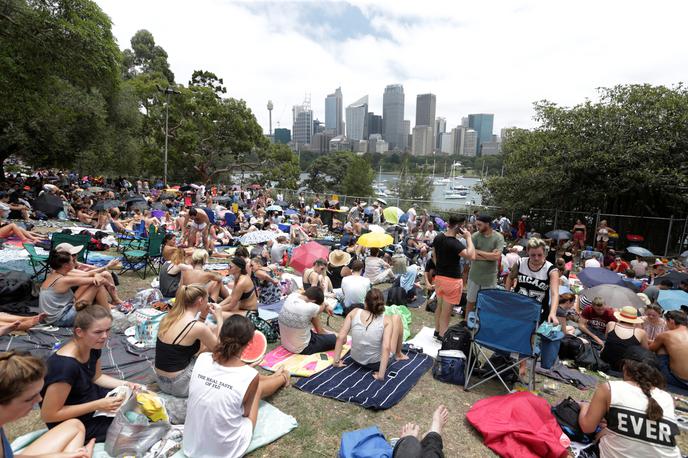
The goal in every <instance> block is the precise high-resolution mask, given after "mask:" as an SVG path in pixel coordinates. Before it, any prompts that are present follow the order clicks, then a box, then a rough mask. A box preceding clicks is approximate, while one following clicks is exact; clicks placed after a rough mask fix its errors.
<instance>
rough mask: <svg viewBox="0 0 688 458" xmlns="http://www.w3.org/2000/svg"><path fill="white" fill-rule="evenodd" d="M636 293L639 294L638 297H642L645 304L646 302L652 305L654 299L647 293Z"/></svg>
mask: <svg viewBox="0 0 688 458" xmlns="http://www.w3.org/2000/svg"><path fill="white" fill-rule="evenodd" d="M636 294H637V295H638V297H639V298H640V300H641V301H643V304H645V305H650V304H652V301H651V300H650V298H649V297H648V296H647V294H645V293H636Z"/></svg>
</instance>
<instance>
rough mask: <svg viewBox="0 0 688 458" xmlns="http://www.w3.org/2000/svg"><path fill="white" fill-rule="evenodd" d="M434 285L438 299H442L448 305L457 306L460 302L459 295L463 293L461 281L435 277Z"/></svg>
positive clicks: (441, 276) (442, 276)
mask: <svg viewBox="0 0 688 458" xmlns="http://www.w3.org/2000/svg"><path fill="white" fill-rule="evenodd" d="M434 284H435V293H436V294H437V297H438V298H440V299H444V300H445V301H446V302H448V303H449V304H458V303H460V302H461V294H462V293H463V280H462V279H460V278H452V277H445V276H444V275H435V281H434Z"/></svg>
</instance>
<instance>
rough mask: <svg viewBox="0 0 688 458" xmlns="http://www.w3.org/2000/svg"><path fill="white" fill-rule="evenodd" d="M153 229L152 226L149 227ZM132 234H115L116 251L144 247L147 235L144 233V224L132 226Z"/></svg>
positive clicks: (142, 222)
mask: <svg viewBox="0 0 688 458" xmlns="http://www.w3.org/2000/svg"><path fill="white" fill-rule="evenodd" d="M151 227H153V226H151ZM133 229H134V231H133V232H125V233H123V234H122V233H118V234H117V249H118V251H122V252H123V251H125V250H128V249H142V248H143V247H144V245H145V242H146V239H147V237H148V234H147V232H146V223H145V222H144V221H141V222H140V223H138V224H135V225H134V226H133Z"/></svg>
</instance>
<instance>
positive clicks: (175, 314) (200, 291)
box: [158, 283, 208, 334]
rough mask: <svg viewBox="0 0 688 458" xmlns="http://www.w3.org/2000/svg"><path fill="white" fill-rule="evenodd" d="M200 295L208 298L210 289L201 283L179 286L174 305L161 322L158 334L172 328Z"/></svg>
mask: <svg viewBox="0 0 688 458" xmlns="http://www.w3.org/2000/svg"><path fill="white" fill-rule="evenodd" d="M200 297H202V298H206V299H207V298H208V290H206V289H205V286H204V285H202V284H200V283H192V284H190V285H181V286H180V287H179V288H177V294H176V296H175V298H174V306H173V307H172V310H170V311H169V312H168V313H167V315H166V316H165V318H163V319H162V321H161V322H160V328H159V329H158V334H165V332H167V330H168V329H170V328H171V327H172V325H173V324H174V323H176V322H177V321H178V320H179V319H180V318H181V317H182V315H184V312H186V309H188V308H189V307H191V306H193V304H194V303H196V301H197V300H198V298H200Z"/></svg>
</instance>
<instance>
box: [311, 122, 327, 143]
mask: <svg viewBox="0 0 688 458" xmlns="http://www.w3.org/2000/svg"><path fill="white" fill-rule="evenodd" d="M321 132H325V125H324V124H323V123H322V122H321V121H320V120H319V119H314V120H313V135H315V134H319V133H321ZM312 138H313V136H311V140H312Z"/></svg>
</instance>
